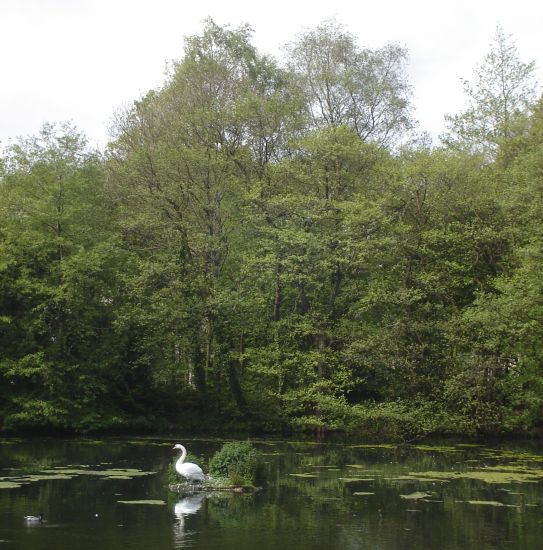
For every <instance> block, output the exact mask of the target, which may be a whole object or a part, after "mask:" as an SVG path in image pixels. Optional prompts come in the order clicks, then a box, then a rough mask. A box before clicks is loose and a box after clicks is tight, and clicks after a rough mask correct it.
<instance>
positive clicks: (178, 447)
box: [173, 443, 183, 451]
mask: <svg viewBox="0 0 543 550" xmlns="http://www.w3.org/2000/svg"><path fill="white" fill-rule="evenodd" d="M173 450H174V451H182V450H183V445H180V444H179V443H177V444H176V445H174V446H173Z"/></svg>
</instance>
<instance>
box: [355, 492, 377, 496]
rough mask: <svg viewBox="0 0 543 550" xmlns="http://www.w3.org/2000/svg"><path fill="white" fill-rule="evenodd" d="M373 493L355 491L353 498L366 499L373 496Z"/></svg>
mask: <svg viewBox="0 0 543 550" xmlns="http://www.w3.org/2000/svg"><path fill="white" fill-rule="evenodd" d="M374 494H375V493H370V492H368V491H356V492H354V493H353V496H354V497H366V496H370V495H374Z"/></svg>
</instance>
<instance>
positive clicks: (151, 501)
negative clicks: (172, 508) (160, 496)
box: [117, 500, 166, 506]
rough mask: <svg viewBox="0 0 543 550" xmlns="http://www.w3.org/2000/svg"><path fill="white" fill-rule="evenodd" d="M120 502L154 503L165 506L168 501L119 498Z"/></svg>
mask: <svg viewBox="0 0 543 550" xmlns="http://www.w3.org/2000/svg"><path fill="white" fill-rule="evenodd" d="M117 502H118V503H120V504H153V505H157V506H165V505H166V503H165V502H164V501H163V500H118V501H117Z"/></svg>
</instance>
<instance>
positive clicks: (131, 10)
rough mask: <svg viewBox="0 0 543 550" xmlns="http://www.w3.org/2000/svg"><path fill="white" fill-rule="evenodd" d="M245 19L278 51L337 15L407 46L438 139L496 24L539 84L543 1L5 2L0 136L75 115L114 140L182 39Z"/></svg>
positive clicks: (372, 36)
mask: <svg viewBox="0 0 543 550" xmlns="http://www.w3.org/2000/svg"><path fill="white" fill-rule="evenodd" d="M209 16H210V17H212V18H213V19H214V20H215V21H216V22H217V23H218V24H220V25H225V24H232V25H233V26H237V25H239V24H241V23H249V24H250V25H251V26H252V27H253V29H254V31H255V33H254V44H255V45H256V46H257V47H258V49H259V50H260V51H262V52H265V53H271V54H273V55H275V56H279V55H280V47H281V45H282V44H284V43H286V42H288V41H290V40H292V39H293V38H294V37H295V35H296V34H297V33H298V32H300V31H301V30H303V29H304V28H307V27H312V26H315V25H317V24H318V23H320V22H321V21H323V20H324V19H328V18H335V19H336V20H337V21H338V22H339V23H342V24H344V25H345V26H346V28H347V29H348V30H349V31H350V32H351V33H353V34H354V35H356V36H357V37H358V40H359V43H360V44H361V45H363V46H367V47H381V46H383V45H384V44H386V43H387V42H398V43H400V44H401V45H403V46H405V47H407V48H408V50H409V53H410V60H409V67H408V71H409V76H410V81H411V84H412V86H413V88H414V104H415V108H416V111H415V116H416V118H417V119H418V120H419V123H420V130H421V131H428V132H430V133H431V134H432V135H433V136H434V137H436V136H437V135H438V134H439V133H440V132H441V131H442V130H443V116H444V114H445V113H455V112H458V111H459V110H460V109H461V108H462V106H463V102H464V96H463V93H462V85H461V82H460V78H461V77H464V78H470V77H471V76H472V73H473V68H474V66H475V65H476V64H477V63H479V62H481V61H482V59H483V57H484V55H485V53H486V52H487V51H488V49H489V45H490V43H491V40H492V37H493V35H494V33H495V29H496V25H497V24H498V23H499V24H501V25H502V27H503V28H504V30H505V32H506V33H508V34H512V35H513V36H514V38H515V40H516V44H517V47H518V51H519V53H520V56H521V59H522V60H523V61H526V62H528V61H532V60H535V61H536V63H537V78H538V81H539V83H540V84H541V83H542V82H543V40H542V33H541V22H542V21H543V2H540V1H537V0H516V1H511V0H449V1H447V2H444V1H440V0H380V1H379V0H366V1H364V0H328V1H321V0H273V1H272V2H256V1H254V0H222V1H221V0H189V1H186V0H0V74H1V85H0V141H1V142H2V144H4V145H5V144H7V143H8V142H9V140H10V138H15V137H17V136H24V135H28V134H32V133H36V132H37V131H38V130H39V128H40V126H41V125H42V123H43V122H45V121H50V122H54V121H65V120H71V121H72V122H73V123H74V124H75V125H76V126H77V127H78V128H79V129H80V130H82V131H83V132H84V133H86V134H87V136H89V137H90V138H91V140H92V141H94V142H95V143H97V144H99V145H103V144H105V142H106V141H107V126H108V124H109V123H110V119H111V117H112V115H113V113H114V111H115V109H117V108H119V107H122V106H126V105H128V104H130V103H131V102H132V101H133V100H134V99H137V98H138V97H140V96H141V95H142V94H144V93H146V92H147V91H148V90H149V89H151V88H156V87H158V86H160V84H161V83H162V82H163V80H164V70H165V66H166V62H167V61H168V60H172V59H179V58H180V57H181V56H182V53H183V37H184V36H187V35H190V34H194V33H197V32H199V31H200V30H201V28H202V20H203V19H205V18H206V17H209Z"/></svg>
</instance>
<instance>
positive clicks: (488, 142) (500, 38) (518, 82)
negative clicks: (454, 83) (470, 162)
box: [442, 26, 537, 159]
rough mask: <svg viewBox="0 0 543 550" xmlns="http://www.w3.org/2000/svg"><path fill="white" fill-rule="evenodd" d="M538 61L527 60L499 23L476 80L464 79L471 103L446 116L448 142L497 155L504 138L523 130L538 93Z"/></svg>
mask: <svg viewBox="0 0 543 550" xmlns="http://www.w3.org/2000/svg"><path fill="white" fill-rule="evenodd" d="M534 73H535V62H534V61H531V62H529V63H524V62H523V61H522V60H521V59H520V57H519V53H518V50H517V47H516V44H515V42H514V40H513V38H512V36H511V35H508V34H505V32H504V31H503V29H502V28H501V27H500V26H498V27H497V28H496V34H495V36H494V39H493V42H492V44H491V47H490V51H489V52H488V53H487V54H486V56H485V58H484V59H483V62H482V63H481V64H480V65H477V66H476V68H475V71H474V78H473V81H472V82H470V81H469V80H465V79H463V80H462V83H463V86H464V93H465V94H466V96H467V102H468V106H467V108H466V110H465V111H462V112H460V113H459V114H457V115H447V116H446V117H445V119H446V121H447V126H448V133H446V134H445V135H443V136H442V140H443V141H444V143H445V144H447V145H451V146H457V147H462V148H465V149H467V150H469V151H471V152H476V153H482V154H483V155H485V156H486V157H487V158H488V159H492V158H494V157H495V155H496V152H497V150H498V146H499V145H500V143H502V142H503V141H504V140H507V139H508V138H510V137H512V136H513V135H514V134H515V133H518V132H519V131H522V129H523V118H522V115H523V114H525V113H526V111H527V110H528V107H529V106H530V105H531V104H532V103H533V101H534V100H535V97H536V90H537V83H536V81H535V75H534Z"/></svg>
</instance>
